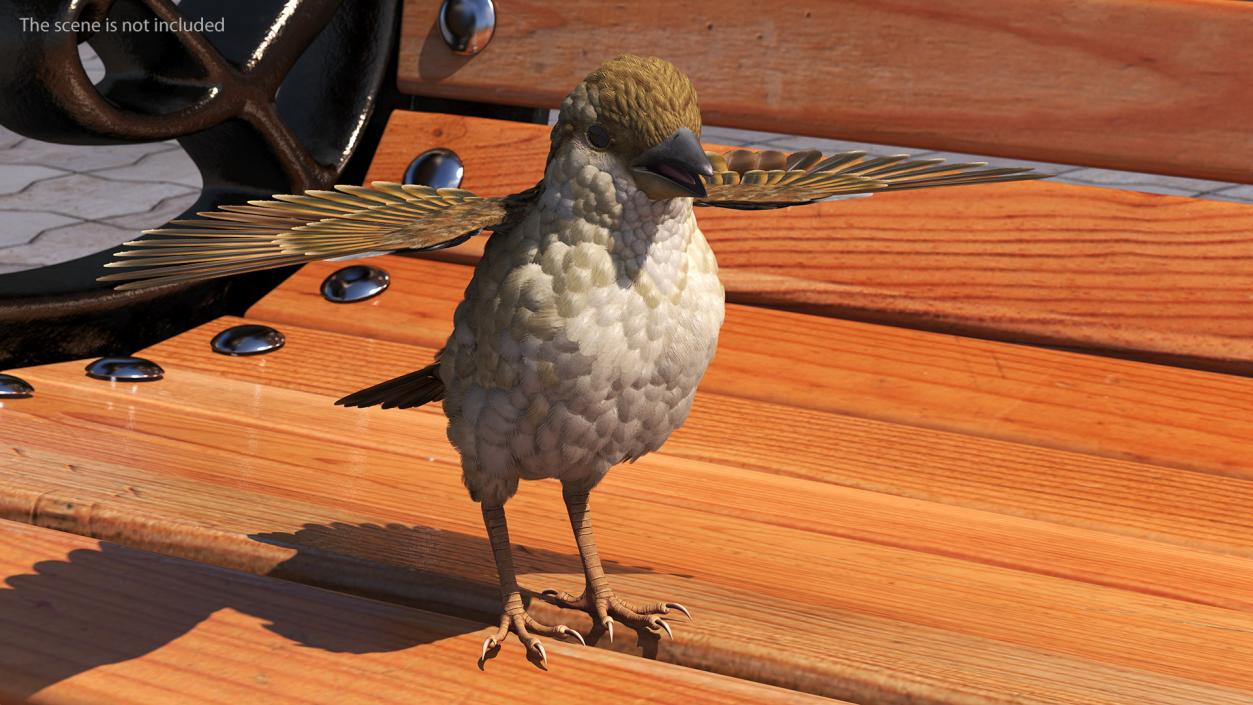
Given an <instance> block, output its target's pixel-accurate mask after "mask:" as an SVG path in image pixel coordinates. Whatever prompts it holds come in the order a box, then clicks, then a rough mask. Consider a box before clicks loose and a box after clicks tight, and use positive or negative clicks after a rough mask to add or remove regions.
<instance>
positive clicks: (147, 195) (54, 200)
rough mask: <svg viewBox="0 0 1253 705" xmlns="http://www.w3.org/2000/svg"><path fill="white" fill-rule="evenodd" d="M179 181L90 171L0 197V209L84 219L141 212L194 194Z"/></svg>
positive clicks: (41, 183)
mask: <svg viewBox="0 0 1253 705" xmlns="http://www.w3.org/2000/svg"><path fill="white" fill-rule="evenodd" d="M195 192H196V190H195V189H191V188H188V187H186V186H182V185H179V184H166V183H147V182H139V181H136V182H120V181H108V180H105V179H100V178H97V177H94V176H91V175H89V174H67V175H66V176H62V177H58V178H54V179H48V180H46V181H40V182H39V183H37V184H34V185H32V186H31V187H30V188H28V189H26V190H25V191H22V192H21V193H17V194H13V195H10V196H0V210H22V211H46V212H50V213H63V214H66V215H73V216H77V217H79V218H84V219H99V218H108V217H110V216H117V215H126V214H128V213H134V212H136V211H143V210H146V209H147V208H149V207H151V206H150V205H149V204H152V203H157V202H160V201H161V200H163V199H166V198H169V197H170V196H178V195H183V194H187V193H195Z"/></svg>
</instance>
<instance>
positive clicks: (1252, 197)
mask: <svg viewBox="0 0 1253 705" xmlns="http://www.w3.org/2000/svg"><path fill="white" fill-rule="evenodd" d="M1201 198H1212V199H1214V200H1217V201H1236V202H1238V203H1253V186H1229V187H1227V188H1223V189H1219V190H1217V191H1211V192H1209V193H1206V194H1202V195H1201Z"/></svg>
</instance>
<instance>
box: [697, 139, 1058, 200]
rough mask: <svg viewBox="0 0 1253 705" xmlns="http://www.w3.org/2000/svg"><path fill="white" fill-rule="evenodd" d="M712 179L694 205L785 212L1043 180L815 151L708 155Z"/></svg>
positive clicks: (1023, 172)
mask: <svg viewBox="0 0 1253 705" xmlns="http://www.w3.org/2000/svg"><path fill="white" fill-rule="evenodd" d="M706 156H708V157H709V161H710V163H711V164H712V165H713V168H714V173H713V176H711V177H709V178H706V179H705V184H706V185H705V189H706V191H707V192H708V194H709V195H708V196H707V197H705V198H698V199H696V201H695V203H696V205H698V206H716V207H719V208H740V209H748V210H755V209H766V208H785V207H787V206H795V205H803V204H806V203H814V202H815V201H822V200H829V199H837V198H848V197H853V196H865V195H870V194H874V193H879V192H883V191H902V190H905V189H917V188H933V187H936V186H960V185H963V184H982V183H992V182H997V181H1022V180H1026V179H1042V178H1047V177H1048V176H1049V175H1048V174H1041V173H1039V172H1035V171H1032V170H1031V169H1028V168H1018V167H1014V168H993V169H988V168H985V167H987V163H986V162H963V163H954V162H945V161H944V160H943V159H912V158H910V157H909V155H907V154H896V155H892V156H875V155H871V154H867V153H865V152H840V153H839V154H833V155H831V156H827V157H824V156H823V155H822V154H821V153H820V152H818V151H817V150H813V149H808V150H802V151H798V152H792V153H790V154H786V153H784V152H779V151H776V150H764V151H754V150H748V149H734V150H731V151H729V152H726V153H725V154H715V153H713V152H706Z"/></svg>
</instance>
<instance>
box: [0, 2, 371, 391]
mask: <svg viewBox="0 0 1253 705" xmlns="http://www.w3.org/2000/svg"><path fill="white" fill-rule="evenodd" d="M395 20H396V0H352V1H351V2H347V1H341V0H285V1H281V0H183V2H181V3H180V4H178V5H175V4H174V3H172V2H170V0H11V1H10V2H7V3H3V4H0V123H2V124H4V125H5V126H6V127H8V128H10V129H12V130H14V131H16V132H19V133H21V134H23V135H26V136H28V137H34V138H36V139H40V140H45V141H51V142H61V143H69V144H85V145H86V144H118V143H127V142H145V141H158V140H167V139H177V140H178V141H179V143H180V144H181V145H182V146H183V148H184V149H185V150H186V151H187V153H188V155H189V156H190V157H191V158H192V159H193V160H194V161H195V162H196V165H197V167H198V168H199V169H200V171H201V174H202V177H203V183H204V188H203V190H202V192H201V196H200V198H199V200H198V201H197V202H196V203H195V204H194V205H193V206H192V207H191V208H190V209H189V212H194V211H200V210H209V209H212V208H214V207H216V206H217V205H219V204H222V203H230V202H241V201H244V200H247V199H253V198H263V197H266V196H269V195H270V194H272V193H280V192H290V191H299V190H304V189H312V188H322V187H326V186H329V185H330V184H332V183H333V182H334V181H336V179H337V178H338V177H339V175H340V173H341V172H342V171H343V169H344V167H345V166H346V165H347V164H348V160H349V158H350V157H351V156H352V154H353V151H354V149H355V148H356V147H357V146H358V143H359V142H360V140H361V137H362V135H363V133H364V132H365V127H366V124H367V122H368V121H369V119H370V116H371V112H372V110H373V108H374V105H375V101H376V98H377V96H378V93H379V90H380V86H381V84H382V82H383V78H384V76H385V74H386V72H387V68H388V64H389V62H390V61H392V60H393V59H392V43H393V41H394V26H395ZM36 23H38V24H36ZM209 27H211V28H212V29H213V31H208V29H207V28H209ZM44 28H48V31H40V30H42V29H44ZM58 28H61V29H62V30H64V31H57V29H58ZM69 29H74V30H77V31H68V30H69ZM200 29H205V31H198V30H200ZM82 41H86V42H88V43H89V44H90V45H91V47H92V49H93V50H95V51H96V53H97V54H98V55H99V56H100V58H101V60H102V61H103V63H104V65H105V69H106V75H105V78H104V79H103V80H102V81H101V82H100V83H99V84H98V85H93V84H92V82H91V81H90V80H89V79H88V77H87V74H86V72H85V71H84V70H83V67H82V64H81V62H80V59H79V54H78V49H77V45H78V44H79V43H80V42H82ZM160 225H161V224H160V223H153V226H154V227H157V226H160ZM108 256H109V254H108V252H102V253H98V254H96V255H91V256H88V257H84V258H80V259H77V260H74V261H71V262H66V263H63V264H59V265H52V266H49V267H44V268H41V269H38V270H32V271H26V272H18V273H15V274H9V275H5V276H0V331H2V332H3V333H2V334H0V369H4V368H10V367H16V366H21V365H28V364H37V363H43V362H52V361H55V360H64V359H71V358H77V357H90V356H99V355H117V354H127V353H130V352H133V351H134V350H135V349H138V348H140V347H143V346H145V345H148V344H150V343H152V342H155V341H157V340H160V339H162V338H164V337H168V336H169V335H172V334H174V333H177V332H179V331H181V330H185V329H186V328H188V327H190V326H193V325H197V324H199V323H201V322H204V321H206V320H210V319H212V318H214V317H216V316H220V315H223V314H227V313H234V314H238V313H242V311H243V309H245V308H246V307H247V306H248V305H249V304H250V303H251V302H252V301H254V300H255V299H256V298H257V297H259V296H260V295H261V294H263V293H264V292H266V291H268V290H269V289H270V288H272V287H273V286H274V285H275V284H277V283H278V282H279V281H281V280H282V279H283V278H284V277H285V276H287V275H288V274H290V272H279V273H261V274H256V275H248V276H242V277H238V278H233V279H230V280H221V281H216V282H207V283H201V284H195V285H190V286H181V287H169V288H166V289H157V290H153V291H151V292H146V293H141V294H134V293H117V292H113V291H111V290H109V289H108V288H107V287H106V286H105V285H102V284H98V283H97V282H95V277H96V276H98V274H99V272H100V267H101V265H102V264H103V263H104V262H105V261H107V259H108Z"/></svg>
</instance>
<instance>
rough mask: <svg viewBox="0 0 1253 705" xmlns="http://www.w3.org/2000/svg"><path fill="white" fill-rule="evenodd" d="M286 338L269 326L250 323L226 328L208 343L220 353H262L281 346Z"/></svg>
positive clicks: (238, 354) (241, 354)
mask: <svg viewBox="0 0 1253 705" xmlns="http://www.w3.org/2000/svg"><path fill="white" fill-rule="evenodd" d="M286 342H287V339H286V338H284V337H283V334H282V333H280V332H278V331H276V330H274V329H273V328H271V327H269V326H260V325H256V324H252V323H245V324H244V325H239V326H235V327H234V328H227V329H226V330H224V331H222V332H221V333H218V334H217V335H215V336H213V340H212V341H211V342H210V343H209V345H210V346H211V347H212V348H213V352H215V353H220V354H222V355H233V356H237V357H238V356H243V355H264V354H266V353H271V352H274V351H275V350H278V349H279V348H281V347H283V344H284V343H286Z"/></svg>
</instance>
